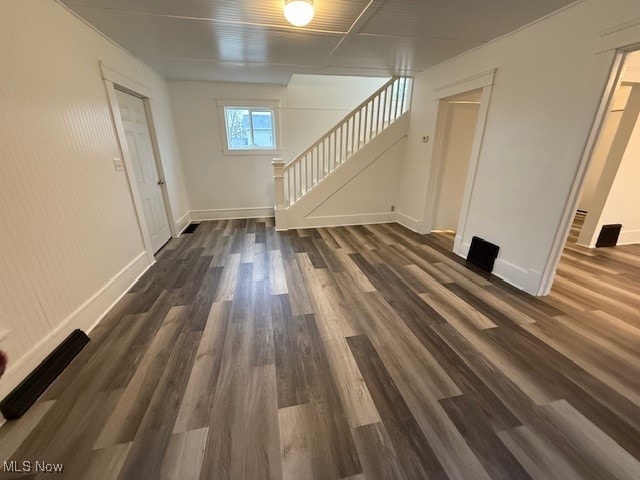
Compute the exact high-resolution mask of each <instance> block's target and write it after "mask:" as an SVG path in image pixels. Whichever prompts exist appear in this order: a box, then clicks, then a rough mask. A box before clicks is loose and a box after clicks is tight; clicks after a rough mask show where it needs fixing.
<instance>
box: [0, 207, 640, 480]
mask: <svg viewBox="0 0 640 480" xmlns="http://www.w3.org/2000/svg"><path fill="white" fill-rule="evenodd" d="M582 220H583V219H582V218H581V217H577V218H576V221H575V224H574V226H573V228H572V229H571V233H570V235H569V241H568V243H567V246H566V248H565V251H564V254H563V258H562V261H561V263H560V266H559V268H558V277H557V278H558V279H557V281H556V284H555V285H554V288H553V290H552V292H551V295H549V296H548V297H544V298H533V297H530V296H528V295H526V294H524V293H522V292H520V291H518V290H516V289H515V288H514V287H511V286H509V285H507V284H505V283H504V282H502V281H500V280H499V279H497V278H495V277H492V276H488V275H486V274H482V273H480V272H478V271H476V270H472V269H469V268H467V267H466V266H465V264H464V260H462V259H460V258H458V257H456V256H454V255H453V254H452V253H451V249H452V246H453V240H454V236H453V233H452V232H439V233H434V234H431V235H427V236H425V235H419V234H417V233H415V232H411V231H409V230H408V229H406V228H404V227H402V226H400V225H397V224H382V225H367V226H349V227H335V228H320V229H305V230H293V231H288V232H276V231H275V226H274V221H273V218H258V219H233V220H220V221H213V222H202V223H201V225H200V226H199V227H198V229H196V230H195V232H193V233H192V234H185V235H182V236H181V237H180V238H178V239H173V240H171V241H170V242H169V244H168V245H167V246H166V247H165V248H164V249H163V250H161V251H160V252H159V253H158V254H157V256H156V258H157V262H156V264H154V265H153V267H152V268H150V269H149V271H148V272H147V273H146V274H145V275H144V276H143V277H142V278H141V279H139V281H138V282H137V283H136V284H135V285H134V286H133V288H132V289H131V291H130V292H129V293H127V294H126V295H125V296H124V297H123V298H122V300H121V301H120V302H118V304H117V305H115V306H114V308H113V309H112V310H111V311H110V312H109V313H108V314H107V315H106V316H105V317H104V319H103V320H102V321H101V322H100V324H99V325H98V326H97V327H96V328H95V329H94V330H93V331H92V332H91V334H90V336H91V339H92V341H91V342H90V343H89V344H88V345H87V347H86V348H85V349H84V350H83V351H82V352H81V353H80V354H79V355H78V356H77V357H76V358H75V359H74V361H73V362H72V363H71V365H69V367H68V368H67V369H66V370H65V372H63V374H62V375H61V376H60V377H59V378H58V379H57V380H56V381H55V382H54V384H53V385H52V386H51V387H50V388H49V389H48V390H47V391H46V392H45V393H44V395H43V396H42V397H41V399H40V400H39V401H38V403H36V404H35V405H34V406H33V407H32V409H31V410H30V411H29V412H28V413H27V414H26V415H25V416H24V417H23V418H22V419H20V420H17V421H10V422H7V423H6V424H5V425H4V426H2V427H1V428H0V461H4V460H13V461H18V462H22V461H25V460H31V461H35V460H40V461H48V462H60V463H63V464H64V475H63V476H62V478H72V479H78V480H79V479H85V478H91V479H94V478H97V479H102V478H104V479H116V478H119V479H130V478H135V479H146V478H148V479H154V480H155V479H158V478H161V479H181V480H182V479H200V480H210V479H215V480H218V479H239V478H247V479H249V478H250V479H261V478H265V479H276V480H278V479H292V480H306V479H323V480H324V479H354V480H367V479H368V480H371V479H392V478H398V479H424V478H430V479H433V478H442V479H445V478H446V479H461V480H467V479H470V478H472V479H474V480H476V479H490V478H491V479H508V480H516V479H517V480H520V479H529V478H534V479H558V480H565V479H598V480H599V479H614V478H615V479H618V478H621V479H627V478H628V479H637V478H640V247H639V246H635V245H631V246H625V247H617V248H613V249H611V248H608V249H593V250H589V249H586V248H583V247H581V246H579V245H576V244H575V241H576V238H577V235H578V232H579V228H580V225H581V222H582ZM0 465H2V464H0ZM48 476H50V475H48ZM48 476H45V474H40V475H39V476H37V478H48ZM35 477H36V476H35V475H30V474H25V475H20V478H24V479H27V478H35Z"/></svg>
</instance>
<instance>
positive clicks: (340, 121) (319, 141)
mask: <svg viewBox="0 0 640 480" xmlns="http://www.w3.org/2000/svg"><path fill="white" fill-rule="evenodd" d="M399 78H406V77H391V79H389V81H388V82H387V83H385V84H384V85H382V86H381V87H380V88H379V89H378V90H376V91H375V92H373V93H372V94H371V95H369V96H368V97H367V98H366V99H365V100H364V101H362V102H360V103H359V104H358V105H357V106H356V107H355V108H353V109H352V110H351V111H350V112H349V113H347V114H346V115H345V116H344V117H343V118H342V119H341V120H339V121H338V123H336V126H335V127H333V128H332V129H331V130H329V131H328V132H327V133H325V134H324V135H323V136H322V137H320V139H319V140H317V141H316V142H315V143H314V144H313V145H311V146H310V147H309V148H307V149H306V150H304V151H303V152H302V153H300V154H298V155H296V156H295V157H294V158H293V160H291V161H290V162H289V163H287V164H286V165H285V167H284V171H285V172H286V171H287V170H289V168H291V165H292V164H293V163H295V161H296V160H298V159H299V158H300V157H303V156H305V155H306V154H307V153H309V152H310V151H311V150H313V149H314V148H315V147H316V146H317V145H318V144H319V143H322V142H323V141H324V140H326V139H327V137H329V136H330V135H331V134H332V133H333V132H335V131H337V130H338V129H339V128H340V127H342V125H343V124H344V123H346V122H347V120H349V119H350V118H351V117H352V116H353V115H355V114H356V112H357V111H358V110H361V109H362V107H364V106H365V105H366V104H367V103H369V102H370V101H371V100H373V99H374V98H375V97H377V96H378V95H380V94H381V93H382V92H383V90H386V89H387V88H389V85H392V84H393V83H394V82H395V81H396V80H397V79H399Z"/></svg>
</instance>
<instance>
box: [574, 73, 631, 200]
mask: <svg viewBox="0 0 640 480" xmlns="http://www.w3.org/2000/svg"><path fill="white" fill-rule="evenodd" d="M630 92H631V86H629V85H620V87H619V88H618V89H617V90H616V92H615V94H614V100H613V105H612V108H611V112H609V115H608V116H607V119H606V121H605V123H604V125H603V126H602V132H601V133H600V138H598V143H597V145H596V148H595V150H594V152H593V155H592V158H591V162H590V163H589V170H588V171H587V176H586V177H585V179H584V183H583V184H582V193H581V196H580V203H579V204H578V210H582V211H583V212H588V211H589V209H590V208H591V204H592V201H593V198H594V195H595V193H596V187H597V186H598V181H599V180H600V176H601V175H602V169H603V168H604V165H605V162H606V160H607V155H609V150H610V149H611V144H612V143H613V139H614V137H615V135H616V132H617V131H618V126H619V125H620V119H621V118H622V111H623V110H624V106H625V105H626V103H627V99H628V98H629V93H630Z"/></svg>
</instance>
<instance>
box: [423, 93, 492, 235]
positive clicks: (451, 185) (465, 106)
mask: <svg viewBox="0 0 640 480" xmlns="http://www.w3.org/2000/svg"><path fill="white" fill-rule="evenodd" d="M481 100H482V89H477V90H473V91H471V92H465V93H462V94H459V95H454V96H452V97H448V98H445V99H442V100H441V101H440V110H439V113H438V119H439V122H440V125H439V126H438V128H439V129H441V130H440V132H439V135H438V146H437V148H438V159H437V162H438V164H439V167H440V168H439V172H438V177H439V178H437V179H436V180H437V181H436V188H435V189H434V196H433V200H432V202H433V203H432V216H431V228H430V231H431V232H439V233H442V234H444V235H446V236H449V237H450V239H451V240H452V241H453V240H455V236H456V232H457V231H458V225H459V223H460V212H461V210H462V201H463V198H464V193H465V187H466V183H467V176H468V172H469V165H470V163H471V155H472V151H473V142H474V139H475V136H476V131H477V127H478V116H479V113H480V102H481Z"/></svg>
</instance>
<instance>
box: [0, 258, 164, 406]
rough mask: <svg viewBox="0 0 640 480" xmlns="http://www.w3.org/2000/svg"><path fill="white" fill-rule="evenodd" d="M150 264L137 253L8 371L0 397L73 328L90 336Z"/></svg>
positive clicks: (17, 382) (22, 378)
mask: <svg viewBox="0 0 640 480" xmlns="http://www.w3.org/2000/svg"><path fill="white" fill-rule="evenodd" d="M151 265H153V263H151V262H149V259H148V257H147V254H146V252H141V253H140V254H138V255H137V256H136V257H135V258H134V259H133V260H131V262H129V264H128V265H126V266H125V267H124V268H123V269H122V270H120V271H119V272H118V273H116V274H115V275H114V276H113V277H112V278H111V280H109V281H108V282H107V283H106V284H105V285H104V286H103V287H102V288H101V289H100V290H98V291H97V292H96V293H95V294H94V295H92V296H91V298H89V299H88V300H87V301H86V302H84V303H83V304H82V305H81V306H80V307H78V308H77V309H76V310H75V311H74V312H72V313H71V314H70V315H69V316H67V318H65V319H64V320H63V321H62V322H61V323H60V325H58V326H57V327H56V328H55V329H54V330H53V331H52V332H50V333H49V334H48V335H47V336H46V337H44V338H43V339H42V340H40V341H39V342H38V343H37V344H36V345H35V346H34V347H33V348H31V350H29V352H28V353H27V354H26V355H24V356H23V357H22V358H20V360H18V361H17V362H16V363H15V364H13V365H10V367H9V369H8V370H7V372H6V373H5V375H4V376H3V377H2V383H0V398H4V397H5V396H6V395H7V394H8V393H9V392H11V390H13V389H14V388H15V387H16V386H18V384H19V383H20V382H21V381H22V380H24V379H25V378H26V377H27V376H28V375H29V374H30V373H31V372H32V371H33V370H34V369H35V368H36V367H37V366H38V365H39V364H40V362H42V361H43V360H44V359H45V358H46V356H47V355H49V354H50V353H51V352H52V351H53V350H54V349H55V348H56V347H57V346H58V345H59V344H60V343H62V341H63V340H64V339H65V338H66V337H67V336H68V335H69V334H70V333H71V332H72V331H73V330H75V329H76V328H79V329H80V330H83V331H84V332H85V333H87V334H88V333H90V332H91V330H93V328H94V327H95V326H96V325H97V324H98V323H99V322H100V320H102V318H103V317H104V316H105V315H106V314H107V313H108V312H109V310H111V308H113V306H114V305H115V304H116V303H118V301H119V300H120V299H121V298H122V297H123V296H124V295H125V294H126V293H127V292H128V291H129V289H130V288H131V287H132V286H133V285H134V284H135V283H136V282H137V281H138V279H139V278H140V277H141V276H142V275H144V273H145V272H146V271H147V270H148V269H149V268H150V267H151Z"/></svg>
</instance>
